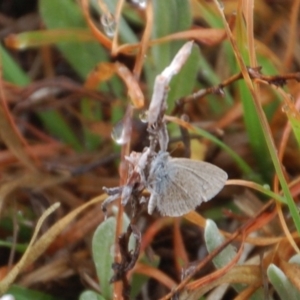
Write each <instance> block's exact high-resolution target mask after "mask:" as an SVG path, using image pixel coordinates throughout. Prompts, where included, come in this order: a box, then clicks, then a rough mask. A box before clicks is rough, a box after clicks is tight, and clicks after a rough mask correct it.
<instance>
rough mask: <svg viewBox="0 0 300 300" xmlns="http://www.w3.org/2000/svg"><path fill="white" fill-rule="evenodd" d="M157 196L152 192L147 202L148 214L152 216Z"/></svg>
mask: <svg viewBox="0 0 300 300" xmlns="http://www.w3.org/2000/svg"><path fill="white" fill-rule="evenodd" d="M157 198H158V197H157V194H155V193H154V192H152V193H151V196H150V199H149V202H148V214H149V215H152V213H153V211H154V209H155V207H156V206H157Z"/></svg>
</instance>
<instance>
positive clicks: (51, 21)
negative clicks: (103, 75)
mask: <svg viewBox="0 0 300 300" xmlns="http://www.w3.org/2000/svg"><path fill="white" fill-rule="evenodd" d="M39 10H40V14H41V16H42V18H43V21H44V22H45V24H46V26H47V27H48V28H50V29H59V28H62V29H67V28H73V29H75V28H81V29H84V28H87V25H86V22H85V20H84V18H83V15H82V12H81V9H80V7H79V6H78V4H76V2H74V1H72V0H64V1H61V0H40V1H39ZM58 48H59V50H60V51H61V52H62V53H63V55H64V56H65V58H66V60H67V61H68V62H69V63H70V65H71V66H72V67H73V69H74V70H75V71H76V72H77V73H78V75H80V76H81V77H82V78H83V79H85V78H86V76H87V74H88V73H89V72H91V71H92V70H93V68H94V67H95V66H96V65H97V64H98V63H99V62H101V61H105V60H107V54H106V52H105V50H104V49H103V47H101V46H100V45H99V44H98V42H85V43H81V42H75V41H74V42H72V43H69V42H60V43H58Z"/></svg>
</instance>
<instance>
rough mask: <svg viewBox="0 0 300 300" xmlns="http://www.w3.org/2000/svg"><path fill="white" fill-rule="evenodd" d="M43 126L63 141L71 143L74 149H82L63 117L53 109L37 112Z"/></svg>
mask: <svg viewBox="0 0 300 300" xmlns="http://www.w3.org/2000/svg"><path fill="white" fill-rule="evenodd" d="M39 117H40V119H41V120H42V122H43V124H44V125H45V127H46V128H47V129H48V130H49V131H50V132H51V133H52V134H53V135H55V136H56V137H58V138H61V139H62V140H63V141H64V142H65V143H67V144H69V145H71V146H72V147H73V148H74V149H75V150H77V151H80V150H82V146H81V145H80V143H79V141H78V140H77V137H76V136H75V135H74V133H73V131H72V130H71V129H70V127H69V126H68V125H67V123H66V122H65V120H64V119H63V117H62V116H61V115H60V114H58V113H57V112H55V111H54V110H48V111H43V112H40V113H39Z"/></svg>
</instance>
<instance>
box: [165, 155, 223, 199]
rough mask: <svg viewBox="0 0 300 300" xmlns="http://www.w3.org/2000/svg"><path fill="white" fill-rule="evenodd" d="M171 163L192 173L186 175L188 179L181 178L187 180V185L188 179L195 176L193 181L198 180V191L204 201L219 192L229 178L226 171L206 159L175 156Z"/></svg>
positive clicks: (181, 169)
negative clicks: (199, 159)
mask: <svg viewBox="0 0 300 300" xmlns="http://www.w3.org/2000/svg"><path fill="white" fill-rule="evenodd" d="M170 164H171V165H172V166H174V167H175V168H178V169H180V171H181V172H180V173H184V172H188V173H189V174H190V176H187V177H185V178H188V180H184V178H182V179H181V178H179V180H183V181H185V183H186V184H187V186H189V184H188V181H189V178H190V177H193V181H196V182H198V184H197V187H198V191H197V192H198V193H200V194H201V196H202V198H203V201H208V200H210V199H211V198H213V197H214V196H215V195H216V194H218V193H219V191H220V190H221V189H222V188H223V187H224V185H225V182H226V180H227V178H228V176H227V173H226V172H225V171H223V170H222V169H220V168H219V167H217V166H215V165H213V164H210V163H207V162H204V161H196V160H192V159H187V158H173V159H171V160H170ZM179 176H180V174H179ZM175 180H176V179H175ZM192 191H194V189H192Z"/></svg>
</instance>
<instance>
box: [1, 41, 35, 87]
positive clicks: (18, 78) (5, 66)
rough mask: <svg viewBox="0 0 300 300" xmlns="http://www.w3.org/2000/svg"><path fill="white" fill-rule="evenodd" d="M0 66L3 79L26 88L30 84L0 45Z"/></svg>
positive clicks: (25, 75) (28, 79)
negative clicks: (0, 66)
mask: <svg viewBox="0 0 300 300" xmlns="http://www.w3.org/2000/svg"><path fill="white" fill-rule="evenodd" d="M0 54H1V64H2V72H3V77H4V78H5V79H6V80H7V81H9V82H12V83H15V84H17V85H20V86H26V85H27V84H29V82H30V78H29V77H28V76H27V74H26V73H25V72H24V71H23V70H22V69H21V68H20V67H19V66H18V64H17V63H16V62H15V61H14V60H13V58H12V57H11V56H10V55H9V54H8V52H7V51H6V50H5V49H4V48H3V46H2V45H0Z"/></svg>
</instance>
